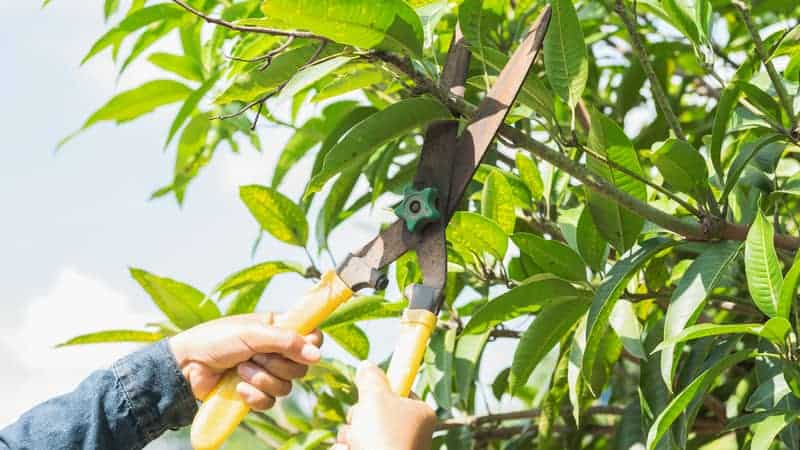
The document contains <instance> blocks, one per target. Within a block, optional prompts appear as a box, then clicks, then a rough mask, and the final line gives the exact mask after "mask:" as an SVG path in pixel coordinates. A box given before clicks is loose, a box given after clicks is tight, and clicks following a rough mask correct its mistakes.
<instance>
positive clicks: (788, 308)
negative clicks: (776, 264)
mask: <svg viewBox="0 0 800 450" xmlns="http://www.w3.org/2000/svg"><path fill="white" fill-rule="evenodd" d="M798 282H800V252H797V253H796V254H795V256H794V262H792V267H791V269H789V272H787V273H786V279H785V280H784V281H783V284H782V285H781V291H780V292H781V295H780V299H779V300H778V310H777V311H776V313H777V315H778V317H783V318H787V319H788V318H789V315H790V314H791V312H792V305H794V300H795V298H796V295H797V284H798Z"/></svg>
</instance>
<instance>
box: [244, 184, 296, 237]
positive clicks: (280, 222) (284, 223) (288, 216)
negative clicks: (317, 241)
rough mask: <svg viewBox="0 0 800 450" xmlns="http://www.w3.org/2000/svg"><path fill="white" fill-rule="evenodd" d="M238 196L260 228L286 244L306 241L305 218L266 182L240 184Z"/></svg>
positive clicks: (291, 203) (294, 205) (291, 202)
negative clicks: (264, 184)
mask: <svg viewBox="0 0 800 450" xmlns="http://www.w3.org/2000/svg"><path fill="white" fill-rule="evenodd" d="M239 196H240V197H241V198H242V201H243V202H244V204H245V205H247V208H248V209H249V210H250V213H252V214H253V217H255V218H256V220H257V221H258V223H259V224H260V225H261V228H263V229H264V230H266V231H267V232H268V233H269V234H271V235H272V236H274V237H275V238H276V239H278V240H280V241H283V242H286V243H287V244H292V245H297V246H299V247H303V246H304V245H306V242H307V241H308V222H306V217H305V215H304V214H303V210H301V209H300V207H299V206H297V204H295V203H294V202H293V201H291V200H290V199H289V198H287V197H286V196H284V195H283V194H281V193H280V192H278V191H277V190H275V189H272V188H268V187H266V186H257V185H250V186H242V187H241V188H240V189H239Z"/></svg>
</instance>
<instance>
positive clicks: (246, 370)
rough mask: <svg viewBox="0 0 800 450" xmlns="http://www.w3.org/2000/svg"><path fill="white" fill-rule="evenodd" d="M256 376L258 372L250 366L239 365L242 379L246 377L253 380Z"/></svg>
mask: <svg viewBox="0 0 800 450" xmlns="http://www.w3.org/2000/svg"><path fill="white" fill-rule="evenodd" d="M255 374H256V370H255V369H253V368H252V367H250V366H248V365H246V364H241V365H239V375H241V376H242V377H244V378H252V377H253V375H255Z"/></svg>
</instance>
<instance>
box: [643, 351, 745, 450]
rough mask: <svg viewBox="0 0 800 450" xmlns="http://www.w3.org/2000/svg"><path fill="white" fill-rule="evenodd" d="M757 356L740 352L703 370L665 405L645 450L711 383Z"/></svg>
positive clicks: (652, 449)
mask: <svg viewBox="0 0 800 450" xmlns="http://www.w3.org/2000/svg"><path fill="white" fill-rule="evenodd" d="M757 354H758V352H757V351H755V350H742V351H739V352H736V353H734V354H732V355H728V356H726V357H724V358H722V359H721V360H719V361H717V362H716V363H714V365H713V366H711V367H710V368H708V369H707V370H705V371H704V372H703V373H701V374H700V375H699V376H697V377H696V378H695V379H694V381H692V382H691V383H690V384H689V385H688V386H686V388H685V389H684V390H683V391H681V392H680V393H679V394H678V395H676V396H675V398H673V399H672V401H671V402H670V403H669V405H667V407H666V408H665V409H664V411H663V412H662V413H661V414H660V415H659V416H658V418H657V419H656V421H655V422H654V423H653V425H652V426H651V427H650V431H649V432H648V433H647V450H654V449H655V448H656V445H657V444H658V441H660V440H661V438H662V437H663V436H664V433H666V432H667V430H668V429H669V427H670V426H671V425H672V424H673V423H674V422H675V420H676V419H677V418H678V417H680V415H681V414H683V412H684V411H685V410H686V408H687V407H688V406H689V403H691V402H692V400H694V398H695V397H696V396H698V395H703V394H705V392H706V390H708V388H709V387H710V386H711V383H713V382H714V380H715V379H716V378H717V377H718V376H719V375H720V374H721V373H722V372H723V371H724V370H726V369H728V368H729V367H732V366H734V365H736V364H738V363H740V362H742V361H745V360H747V359H751V358H754V357H755V356H756V355H757Z"/></svg>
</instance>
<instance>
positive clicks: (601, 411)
mask: <svg viewBox="0 0 800 450" xmlns="http://www.w3.org/2000/svg"><path fill="white" fill-rule="evenodd" d="M569 411H570V409H567V412H569ZM622 413H623V409H622V408H619V407H617V406H592V407H589V408H588V409H587V410H586V414H587V415H592V416H596V415H613V416H619V415H622ZM539 415H541V410H540V409H538V408H535V409H525V410H521V411H512V412H506V413H497V414H487V415H483V416H464V417H456V418H454V419H447V420H443V421H441V422H439V423H438V424H437V425H436V429H437V430H450V429H453V428H458V427H462V426H468V427H479V426H481V425H484V424H491V423H499V422H504V421H507V420H522V419H535V418H537V417H539Z"/></svg>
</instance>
